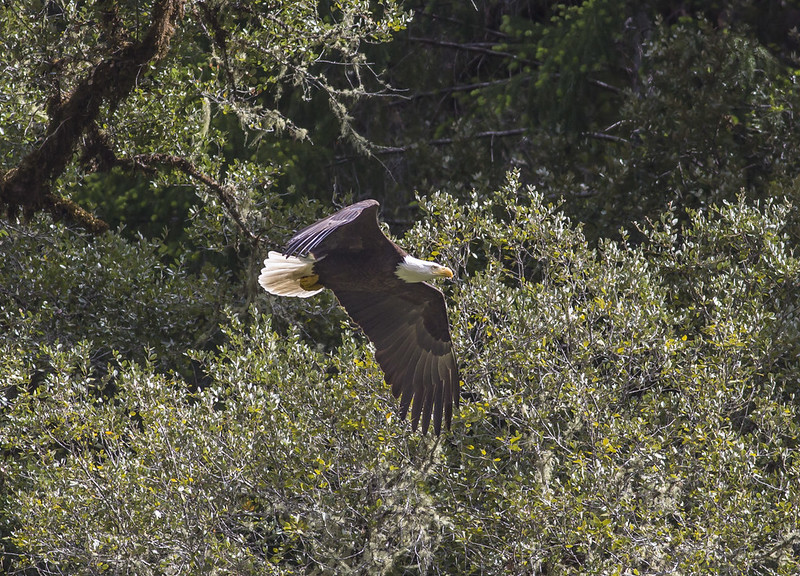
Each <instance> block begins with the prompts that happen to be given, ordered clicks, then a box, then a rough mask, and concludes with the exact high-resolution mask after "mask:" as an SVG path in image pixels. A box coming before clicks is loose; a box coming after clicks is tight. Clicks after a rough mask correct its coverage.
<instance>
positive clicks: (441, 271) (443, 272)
mask: <svg viewBox="0 0 800 576" xmlns="http://www.w3.org/2000/svg"><path fill="white" fill-rule="evenodd" d="M434 273H435V274H436V275H437V276H441V277H443V278H452V277H453V271H452V270H450V268H448V267H447V266H439V267H438V268H437V269H436V271H435V272H434Z"/></svg>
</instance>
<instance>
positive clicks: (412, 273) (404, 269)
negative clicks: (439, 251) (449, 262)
mask: <svg viewBox="0 0 800 576" xmlns="http://www.w3.org/2000/svg"><path fill="white" fill-rule="evenodd" d="M394 273H395V274H396V275H397V276H398V278H400V279H401V280H405V281H406V282H426V281H428V280H433V279H435V278H452V277H453V271H452V270H450V268H448V267H447V266H442V265H441V264H437V263H436V262H426V261H425V260H420V259H419V258H414V257H413V256H408V255H406V257H405V258H403V261H402V262H400V264H398V265H397V269H396V270H395V271H394Z"/></svg>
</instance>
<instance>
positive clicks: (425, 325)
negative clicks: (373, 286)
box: [333, 282, 459, 434]
mask: <svg viewBox="0 0 800 576" xmlns="http://www.w3.org/2000/svg"><path fill="white" fill-rule="evenodd" d="M333 291H334V294H335V295H336V297H337V298H338V299H339V302H341V304H342V306H344V308H345V310H347V313H348V314H349V315H350V317H351V318H352V319H353V320H354V321H355V322H356V323H357V324H358V325H359V326H361V328H362V329H363V330H364V332H365V333H366V335H367V337H368V338H369V339H370V340H371V341H372V342H373V344H375V358H376V359H377V361H378V364H380V366H381V368H382V369H383V372H384V374H385V377H386V382H387V383H388V384H389V385H391V387H392V394H393V395H394V396H395V397H396V398H400V417H401V418H405V416H406V414H407V413H408V409H409V407H411V425H412V427H413V429H414V430H416V429H417V425H418V423H419V420H420V416H421V417H422V432H423V434H424V433H426V432H427V431H428V425H429V424H430V422H431V419H432V420H433V428H434V430H435V431H436V433H437V434H439V432H440V431H441V428H442V419H444V422H445V424H446V426H447V427H448V428H449V427H450V422H451V419H452V416H453V406H454V405H455V406H458V399H459V374H458V366H457V364H456V358H455V354H454V352H453V345H452V342H451V339H450V327H449V325H448V319H447V308H446V306H445V300H444V295H443V294H442V293H441V292H440V291H439V290H437V289H436V288H434V287H433V286H431V285H429V284H425V283H418V284H406V283H403V282H399V283H398V284H397V289H396V290H393V291H380V292H368V291H353V290H349V289H338V290H337V289H336V288H333Z"/></svg>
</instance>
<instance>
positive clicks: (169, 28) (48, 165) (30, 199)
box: [0, 0, 184, 233]
mask: <svg viewBox="0 0 800 576" xmlns="http://www.w3.org/2000/svg"><path fill="white" fill-rule="evenodd" d="M183 4H184V0H156V1H155V5H154V7H153V12H152V21H151V24H150V28H149V29H148V31H147V34H146V35H145V36H144V38H143V39H142V40H141V41H140V42H135V43H126V44H124V47H123V48H121V49H120V50H118V51H117V52H115V53H114V54H113V55H111V56H109V57H108V58H106V59H105V60H103V61H101V62H100V63H99V64H97V65H96V66H95V67H94V68H92V69H91V70H90V71H89V72H88V73H87V74H86V76H84V77H83V78H82V79H81V80H80V81H79V82H78V83H77V85H76V86H75V88H74V89H73V90H72V91H71V92H70V93H69V94H67V95H66V97H64V98H62V99H60V100H56V99H54V101H52V102H51V103H50V106H49V107H48V113H49V116H50V122H49V124H48V126H47V130H46V132H45V135H44V138H42V140H41V142H40V143H39V144H38V146H37V147H36V148H34V149H33V150H32V151H31V152H30V153H28V155H27V156H25V157H24V158H23V159H22V161H21V162H20V163H19V165H18V166H16V167H15V168H13V169H11V170H9V171H8V172H6V173H5V174H2V175H0V205H2V206H4V207H6V209H7V211H8V212H9V214H10V215H14V214H16V213H17V212H18V211H19V209H20V208H21V209H22V211H23V214H25V215H26V216H31V215H33V214H34V213H35V212H38V211H41V210H45V211H47V212H50V213H51V214H53V216H55V217H57V218H69V219H70V220H73V221H75V222H77V223H78V224H81V225H82V226H84V227H86V228H87V229H88V230H90V231H91V232H95V233H99V232H102V231H103V230H105V229H107V227H108V226H107V225H106V224H105V222H103V221H102V220H99V219H97V218H95V217H93V216H92V215H91V214H89V213H88V212H86V211H85V210H83V209H82V208H80V206H77V205H76V204H75V203H74V202H72V201H70V200H68V199H66V198H61V197H58V196H56V195H54V194H53V193H52V192H51V191H50V184H51V182H52V180H53V179H54V178H56V177H58V176H59V175H60V174H62V173H63V172H64V169H65V168H66V167H67V164H68V163H69V162H70V161H71V159H72V157H73V155H74V153H75V151H76V149H77V144H78V140H79V138H80V137H81V135H83V134H84V133H85V132H86V131H87V130H88V129H89V128H90V127H91V126H93V125H94V123H95V120H96V119H97V117H98V115H99V113H100V109H101V107H102V106H103V105H104V104H108V105H109V106H110V107H112V108H113V107H114V106H116V105H118V104H119V103H120V102H121V101H122V100H124V99H125V98H126V97H127V96H128V95H129V94H130V92H131V91H132V90H133V88H134V87H135V85H136V81H137V78H139V76H140V75H141V74H142V73H143V72H144V71H145V70H146V68H147V67H148V66H150V65H151V64H152V63H153V62H156V61H158V60H160V59H161V58H163V57H164V56H165V55H166V54H167V52H168V51H169V44H170V40H171V39H172V36H173V34H174V33H175V26H176V24H177V22H178V20H179V19H180V18H181V16H182V15H183Z"/></svg>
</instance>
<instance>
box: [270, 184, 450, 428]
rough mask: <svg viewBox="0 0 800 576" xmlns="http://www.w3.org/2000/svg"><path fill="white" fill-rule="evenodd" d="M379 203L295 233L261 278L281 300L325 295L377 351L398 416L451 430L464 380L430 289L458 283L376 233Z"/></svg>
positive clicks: (437, 294)
mask: <svg viewBox="0 0 800 576" xmlns="http://www.w3.org/2000/svg"><path fill="white" fill-rule="evenodd" d="M378 206H379V204H378V202H376V201H375V200H364V201H362V202H358V203H356V204H353V205H351V206H347V207H346V208H343V209H342V210H340V211H339V212H336V213H335V214H332V215H330V216H328V217H327V218H323V219H322V220H319V221H318V222H315V223H314V224H311V225H310V226H308V227H306V228H303V229H302V230H300V231H299V232H297V233H296V234H295V235H294V236H293V237H292V238H291V240H289V243H288V244H287V245H286V247H285V248H284V250H283V252H282V253H279V252H270V253H269V257H268V258H267V259H266V260H265V261H264V268H263V269H262V270H261V275H260V276H259V278H258V281H259V283H260V284H261V286H262V287H263V288H264V289H265V290H266V291H267V292H270V293H272V294H277V295H279V296H297V297H300V298H306V297H308V296H313V295H314V294H317V293H318V292H320V291H321V290H323V289H324V288H328V289H330V290H332V291H333V293H334V295H335V296H336V298H337V299H338V300H339V303H340V304H341V305H342V306H343V307H344V309H345V310H346V311H347V313H348V314H349V315H350V317H351V318H352V319H353V321H355V322H356V324H358V325H359V326H360V327H361V329H362V330H363V331H364V333H365V334H366V335H367V337H368V338H369V339H370V340H371V341H372V343H373V344H374V345H375V359H376V360H377V361H378V364H379V365H380V367H381V369H382V370H383V373H384V376H385V378H386V382H387V383H388V384H389V385H390V386H391V387H392V394H393V395H394V396H395V398H399V399H400V417H401V418H405V417H406V414H407V413H408V412H409V410H410V411H411V425H412V428H413V429H414V430H416V429H417V426H418V424H419V422H420V419H421V420H422V432H423V434H424V433H426V432H427V431H428V426H429V425H430V423H431V422H433V429H434V431H435V432H436V434H439V433H440V431H441V428H442V422H443V421H444V423H445V425H446V426H447V427H448V428H449V427H450V422H451V419H452V416H453V407H454V406H456V407H457V406H458V399H459V375H458V366H457V364H456V358H455V354H454V352H453V344H452V341H451V339H450V327H449V324H448V320H447V308H446V305H445V301H444V295H443V294H442V292H441V291H440V290H438V289H437V288H434V287H433V286H431V285H430V284H428V283H427V282H426V281H427V280H432V279H434V278H452V277H453V272H452V271H451V270H450V269H449V268H447V267H445V266H441V265H440V264H436V263H435V262H426V261H424V260H418V259H417V258H414V257H413V256H409V255H408V254H407V253H406V252H405V251H404V250H403V249H402V248H400V247H399V246H398V245H397V244H395V243H394V242H392V241H391V240H389V239H388V238H387V237H386V236H384V235H383V233H382V232H381V230H380V228H379V227H378Z"/></svg>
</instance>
